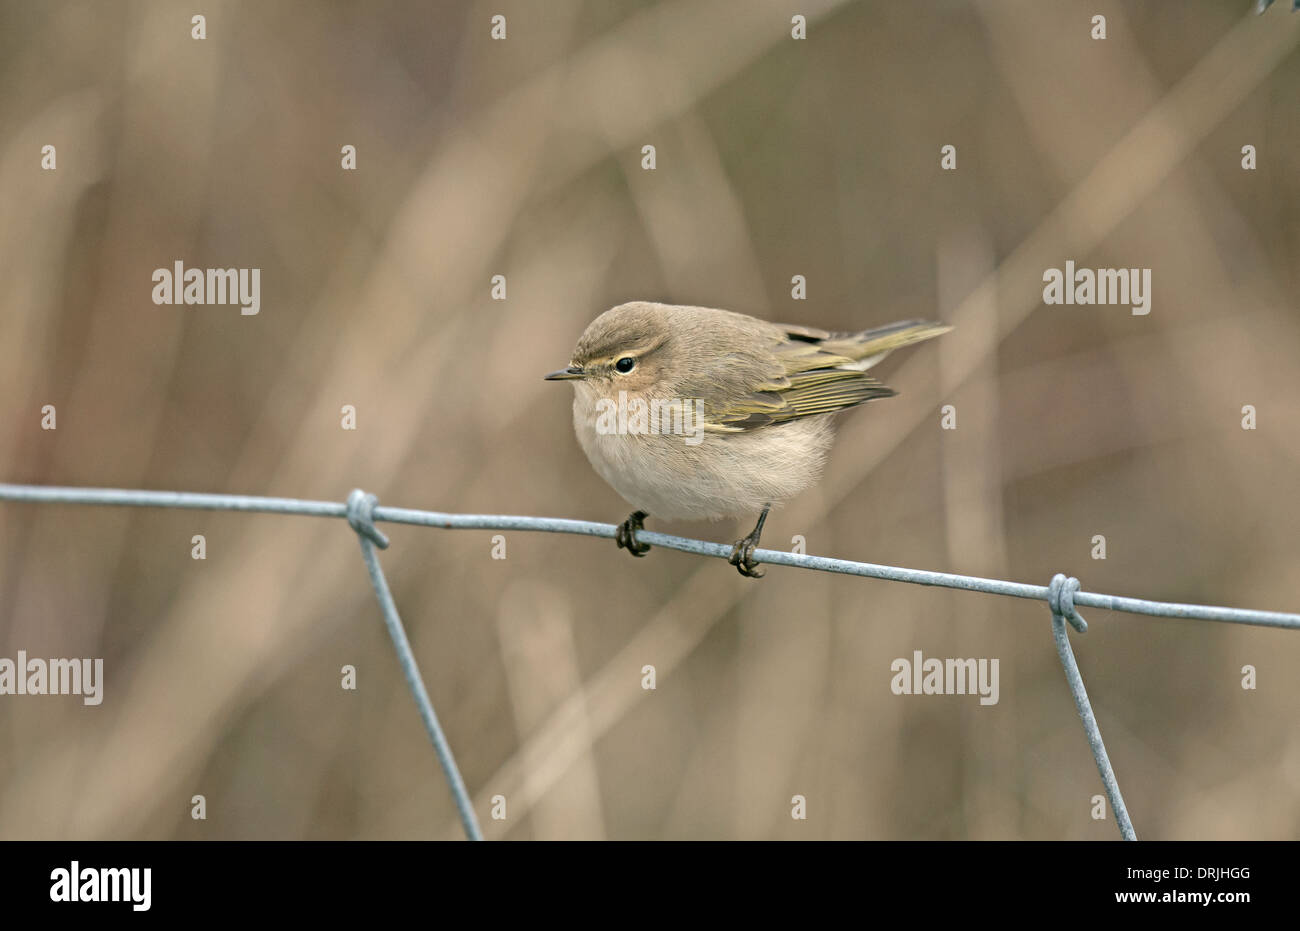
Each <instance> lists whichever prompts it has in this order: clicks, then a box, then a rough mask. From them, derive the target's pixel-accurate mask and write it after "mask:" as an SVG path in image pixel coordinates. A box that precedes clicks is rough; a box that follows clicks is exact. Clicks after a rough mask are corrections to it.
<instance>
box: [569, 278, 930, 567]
mask: <svg viewBox="0 0 1300 931" xmlns="http://www.w3.org/2000/svg"><path fill="white" fill-rule="evenodd" d="M950 329H951V327H949V326H946V325H944V324H942V323H934V322H930V321H925V320H905V321H901V322H898V323H891V324H888V325H886V326H882V327H876V328H874V329H870V330H863V331H862V332H860V333H832V332H829V331H826V330H818V329H815V328H812V327H803V326H790V325H788V324H778V323H769V322H767V321H766V320H760V319H758V318H756V317H750V316H748V315H746V314H740V313H734V312H732V311H727V310H715V309H713V308H709V307H683V306H675V305H671V304H656V303H651V302H647V301H634V302H632V303H628V304H620V305H619V306H617V307H614V308H612V309H610V310H607V311H605V312H604V313H603V314H601V315H600V316H599V317H597V318H596V319H595V320H593V321H592V322H591V324H590V325H589V326H588V327H587V329H586V332H584V333H583V334H582V337H581V338H580V339H579V340H578V345H577V347H576V348H575V349H574V350H573V356H572V358H571V359H570V360H569V364H568V366H566V367H565V368H562V369H560V370H559V371H556V372H551V373H550V374H549V375H546V376H544V377H545V378H546V379H547V380H548V381H572V382H573V384H574V387H575V389H576V390H575V392H574V398H573V427H574V431H575V432H576V433H577V436H578V442H579V444H581V446H582V450H583V452H585V453H586V454H587V458H588V459H589V460H590V461H591V464H592V466H593V467H594V468H595V470H596V472H597V473H599V474H600V477H601V478H603V479H604V480H605V481H606V482H608V483H609V485H610V486H611V487H613V489H614V490H615V491H617V492H618V493H619V494H620V495H621V496H622V497H623V498H625V499H626V500H627V502H628V503H629V504H631V505H632V506H633V507H634V508H635V510H634V511H633V512H632V514H631V515H630V516H629V517H628V518H627V520H625V521H623V522H622V524H620V525H619V529H618V533H617V535H616V537H615V540H616V542H617V544H618V546H619V547H620V548H626V549H627V550H628V551H629V552H630V553H631V554H632V555H633V556H643V555H645V553H646V552H647V551H648V550H649V549H650V546H649V544H646V543H642V542H640V541H639V540H637V537H636V532H637V531H638V530H641V529H643V528H644V526H645V524H644V521H645V519H646V518H647V517H649V516H650V515H654V516H656V517H660V518H665V519H705V518H708V519H712V520H717V519H720V518H724V517H742V516H748V515H752V514H758V521H757V523H756V524H755V525H754V529H753V530H752V531H751V532H750V533H749V534H748V535H747V536H745V537H742V538H741V539H740V540H737V541H736V543H735V544H734V546H733V547H732V550H731V557H730V560H729V561H730V562H731V564H732V565H733V566H735V567H736V568H737V569H738V570H739V571H740V574H741V575H743V576H747V577H749V578H759V577H761V576H762V575H763V569H762V568H761V567H760V566H759V565H758V564H757V563H755V562H754V560H753V555H754V550H755V549H756V548H757V546H758V541H759V537H760V536H761V535H762V532H763V523H764V521H766V520H767V514H768V511H769V510H771V508H772V505H773V504H777V503H780V502H782V501H785V500H786V499H788V498H791V497H793V496H794V495H796V494H798V493H799V492H801V491H803V490H804V489H805V488H807V487H808V486H809V485H812V484H814V483H815V482H816V481H817V480H818V479H819V478H820V477H821V473H822V468H823V467H824V466H825V463H826V454H827V451H828V450H829V448H830V446H831V442H832V440H833V439H834V426H833V420H834V417H835V413H836V412H837V411H840V410H843V409H845V408H848V407H853V406H855V405H858V404H861V403H863V402H865V401H872V400H875V399H876V398H887V397H891V396H893V395H894V394H896V393H897V392H895V391H894V390H892V389H890V388H887V387H885V386H884V385H882V384H881V383H880V382H879V381H877V380H876V379H874V378H872V377H871V376H870V375H868V374H867V370H868V369H870V368H871V367H872V366H873V365H875V364H876V363H877V362H879V361H880V360H881V359H883V358H885V356H887V355H889V353H891V352H893V351H894V350H895V349H898V348H900V347H902V346H907V345H910V344H912V343H917V342H920V341H922V340H926V339H931V338H933V337H935V336H939V335H940V334H942V333H946V332H948V330H950Z"/></svg>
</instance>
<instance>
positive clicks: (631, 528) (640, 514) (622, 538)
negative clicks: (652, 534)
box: [614, 511, 650, 556]
mask: <svg viewBox="0 0 1300 931" xmlns="http://www.w3.org/2000/svg"><path fill="white" fill-rule="evenodd" d="M649 516H650V515H649V514H647V513H646V512H645V511H633V512H632V514H631V515H630V516H629V517H628V519H627V520H625V521H623V523H621V524H619V525H618V531H617V532H616V533H615V534H614V542H615V543H617V544H618V548H619V549H621V550H622V549H625V550H627V551H628V552H629V553H631V554H632V555H633V556H644V555H645V554H646V553H648V552H649V551H650V544H649V543H642V542H641V541H640V540H638V539H637V538H636V532H637V531H638V530H644V529H645V523H644V521H645V519H646V518H647V517H649Z"/></svg>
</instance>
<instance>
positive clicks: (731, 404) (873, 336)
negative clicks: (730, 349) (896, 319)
mask: <svg viewBox="0 0 1300 931" xmlns="http://www.w3.org/2000/svg"><path fill="white" fill-rule="evenodd" d="M778 329H779V331H780V333H781V336H779V337H776V338H775V339H774V341H773V345H772V346H771V347H770V361H769V362H768V364H766V365H762V366H758V367H754V366H748V367H746V370H747V371H750V372H753V371H754V369H755V368H757V369H758V370H759V372H760V374H759V375H758V376H752V375H751V378H750V383H749V384H736V383H735V379H734V378H733V379H728V378H726V377H722V378H719V379H718V380H717V381H716V382H715V383H714V384H715V387H722V388H723V389H724V390H723V391H721V392H718V391H716V390H715V391H714V392H713V396H714V397H715V398H717V399H718V401H719V403H715V404H713V405H711V406H710V408H709V409H707V410H706V411H705V429H709V430H713V431H715V432H722V433H736V432H743V431H747V430H754V429H758V428H761V427H765V426H770V425H772V424H780V423H786V422H788V421H791V420H796V419H798V418H800V417H813V416H817V415H820V414H831V413H834V412H835V411H839V410H843V409H844V408H846V407H853V406H855V405H858V404H862V403H863V402H865V401H871V400H874V399H876V398H888V397H892V396H893V395H895V394H897V392H896V391H894V390H893V389H892V388H888V387H886V386H885V385H883V384H881V383H880V382H879V381H877V380H876V379H874V378H872V377H871V376H870V375H868V374H867V373H866V369H867V368H869V367H870V366H872V365H874V364H875V363H876V362H878V361H880V360H881V359H882V358H884V357H885V355H887V354H888V353H890V352H892V351H893V350H894V349H897V348H899V347H901V346H906V345H908V344H910V343H914V342H919V341H920V340H924V339H930V338H931V337H934V336H938V335H939V334H941V333H946V332H947V331H948V330H949V329H950V327H947V326H945V325H943V324H937V323H931V322H929V321H924V320H908V321H903V322H900V323H892V324H889V325H888V326H883V327H878V328H876V329H873V330H866V331H864V332H861V333H831V332H829V331H826V330H818V329H814V328H812V327H800V326H788V325H780V326H779V327H778ZM724 365H725V360H724ZM728 388H730V389H731V390H726V389H728Z"/></svg>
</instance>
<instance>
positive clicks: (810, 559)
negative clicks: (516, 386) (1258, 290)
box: [0, 484, 1300, 840]
mask: <svg viewBox="0 0 1300 931" xmlns="http://www.w3.org/2000/svg"><path fill="white" fill-rule="evenodd" d="M0 501H27V502H41V503H50V504H91V505H109V506H119V507H161V508H183V509H190V510H205V511H246V512H257V513H265V514H296V515H302V516H306V517H335V518H343V519H345V520H347V521H348V523H349V524H350V525H351V527H352V529H353V530H355V531H356V533H357V536H358V539H359V540H360V543H361V552H362V557H363V559H364V561H365V563H366V568H367V571H368V573H369V575H370V580H371V583H372V586H373V588H374V590H375V596H376V598H377V599H378V601H379V605H380V609H381V612H382V613H383V615H384V620H385V623H386V625H387V627H388V631H389V635H390V637H391V638H392V640H393V645H394V648H395V649H396V651H397V655H398V661H399V663H400V664H401V666H402V670H403V673H404V674H405V676H406V680H407V685H408V686H409V687H410V689H411V693H412V695H413V697H414V699H415V703H416V706H417V707H418V709H419V711H420V717H421V719H422V720H423V721H424V724H425V729H426V731H428V734H429V738H430V741H431V742H432V744H433V747H434V752H435V754H436V755H437V757H438V762H439V764H440V765H441V766H442V769H443V772H444V774H445V775H446V778H447V782H448V785H449V787H450V789H451V793H452V798H453V801H454V802H455V803H456V808H457V810H458V812H459V814H460V817H461V822H462V824H463V825H464V828H465V834H466V836H467V837H469V838H470V839H471V840H478V839H481V838H482V833H481V831H480V829H479V826H478V822H477V819H476V817H475V814H474V810H473V805H472V803H471V801H470V797H469V793H468V792H467V790H466V788H465V783H464V780H463V779H462V778H461V774H460V771H459V770H458V769H457V767H456V762H455V759H454V757H453V756H452V752H451V747H450V745H449V744H448V742H447V739H446V736H445V735H444V734H443V731H442V728H441V726H440V724H439V723H438V717H437V715H436V714H435V712H434V709H433V703H432V701H430V699H429V695H428V692H427V690H426V689H425V687H424V681H423V679H422V677H421V676H420V671H419V668H418V667H417V665H416V662H415V658H414V656H413V655H412V653H411V647H410V643H409V642H408V640H407V638H406V633H405V630H404V629H403V627H402V622H401V619H400V617H399V616H398V613H397V607H396V605H395V603H394V602H393V597H392V594H391V592H390V591H389V589H388V583H387V581H386V580H385V579H384V575H383V570H382V569H381V568H380V565H379V558H378V556H377V554H376V553H375V552H374V547H375V546H378V547H379V548H381V549H382V548H385V547H387V546H388V540H387V538H386V537H385V536H384V535H383V534H382V533H380V532H379V531H378V530H377V529H376V528H375V526H374V522H375V521H385V522H388V523H394V524H409V525H412V526H418V527H437V528H440V529H444V530H522V531H540V532H544V533H572V534H578V535H581V536H589V537H607V538H613V537H614V536H615V534H616V533H617V532H618V527H617V526H616V525H614V524H601V523H594V522H592V521H582V520H568V519H564V518H549V517H518V516H510V515H499V514H452V513H444V512H440V511H420V510H412V509H409V508H395V507H384V506H382V505H379V504H377V503H376V500H375V498H374V496H373V495H367V494H365V493H364V492H362V491H360V490H355V491H353V492H352V494H351V496H350V497H349V498H348V500H347V502H339V501H310V500H302V499H299V498H273V497H260V496H255V495H227V494H202V493H196V492H186V491H137V490H127V489H120V488H67V487H57V486H46V485H6V484H0ZM636 538H637V540H638V541H640V542H642V543H649V544H651V545H652V546H662V547H664V548H666V549H673V550H679V551H681V552H683V553H693V554H696V555H699V556H713V557H716V558H719V559H727V558H728V557H730V556H731V552H732V547H731V545H730V544H724V543H711V542H709V541H706V540H695V539H691V538H689V537H678V536H673V535H671V534H666V533H654V532H652V531H649V530H639V531H637V535H636ZM753 560H754V562H758V563H767V564H769V565H774V566H790V567H792V568H796V569H813V570H817V571H819V572H834V573H839V574H842V575H855V576H861V577H864V578H872V579H883V580H886V581H893V582H910V583H912V584H915V585H931V586H938V587H942V588H951V589H957V590H959V591H968V592H982V593H984V594H989V595H1005V596H1009V597H1012V598H1027V599H1031V600H1035V601H1043V602H1045V603H1046V604H1047V605H1048V607H1049V609H1050V610H1051V616H1052V630H1053V638H1054V640H1055V642H1056V648H1057V654H1058V656H1059V658H1060V660H1061V665H1062V667H1063V668H1064V670H1065V676H1066V683H1067V685H1068V686H1069V689H1070V693H1071V695H1072V697H1073V698H1074V702H1075V707H1076V709H1077V711H1078V713H1079V717H1080V719H1081V721H1082V722H1083V727H1084V732H1085V734H1086V736H1087V739H1088V746H1089V748H1090V749H1091V750H1092V754H1093V759H1094V760H1095V761H1096V764H1097V771H1098V773H1099V774H1100V775H1101V779H1102V783H1103V785H1104V787H1105V789H1106V794H1107V796H1108V798H1109V799H1110V803H1111V808H1112V811H1113V813H1114V816H1115V821H1116V824H1117V825H1118V826H1119V829H1120V833H1121V835H1122V836H1123V837H1124V838H1125V839H1126V840H1136V839H1137V834H1136V832H1135V830H1134V828H1133V823H1132V821H1131V820H1130V818H1129V815H1128V810H1127V808H1126V807H1125V805H1124V800H1123V797H1122V796H1121V795H1120V791H1119V784H1118V781H1117V780H1116V777H1115V773H1114V770H1113V769H1112V767H1111V764H1110V759H1109V757H1108V756H1107V753H1106V748H1105V745H1104V744H1103V743H1102V739H1101V730H1100V728H1099V726H1098V724H1097V720H1096V717H1095V716H1094V715H1093V712H1092V707H1091V704H1090V703H1089V701H1088V694H1087V691H1086V690H1085V688H1084V684H1083V677H1082V674H1081V673H1080V671H1079V667H1078V663H1077V662H1076V661H1075V658H1074V652H1073V651H1072V650H1071V648H1070V641H1069V635H1068V633H1067V632H1066V630H1065V624H1067V623H1068V624H1070V626H1072V627H1074V628H1075V630H1077V631H1079V632H1080V633H1083V632H1086V631H1087V629H1088V626H1087V623H1086V622H1085V621H1084V619H1083V617H1082V616H1080V615H1079V613H1078V608H1079V607H1091V608H1104V609H1105V610H1108V611H1122V612H1126V613H1129V614H1143V615H1147V616H1150V617H1165V618H1174V619H1180V620H1200V621H1218V622H1221V623H1227V624H1247V625H1253V626H1257V627H1278V628H1284V629H1288V630H1300V614H1290V613H1284V612H1279V611H1256V610H1251V609H1246V608H1225V607H1219V606H1214V605H1195V604H1179V603H1174V602H1166V601H1148V600H1146V599H1142V598H1127V597H1122V596H1119V595H1104V594H1100V593H1097V592H1086V591H1081V590H1080V589H1079V580H1078V579H1075V578H1067V577H1066V576H1064V575H1059V574H1058V575H1057V576H1055V577H1054V578H1053V579H1052V580H1051V582H1050V584H1048V585H1029V584H1026V583H1023V582H1008V581H1005V580H1002V579H987V578H982V577H980V576H972V575H957V574H954V573H949V572H934V571H930V570H927V569H905V568H900V567H897V566H884V565H877V564H875V563H864V562H854V561H852V560H847V559H831V558H829V557H826V556H810V555H807V554H803V553H787V552H783V551H780V550H764V549H758V550H755V551H754V555H753Z"/></svg>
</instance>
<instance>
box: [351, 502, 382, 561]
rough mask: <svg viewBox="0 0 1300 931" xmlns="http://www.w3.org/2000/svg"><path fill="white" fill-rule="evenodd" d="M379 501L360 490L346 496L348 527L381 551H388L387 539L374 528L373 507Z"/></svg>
mask: <svg viewBox="0 0 1300 931" xmlns="http://www.w3.org/2000/svg"><path fill="white" fill-rule="evenodd" d="M378 503H379V499H378V498H376V497H375V496H374V495H372V494H367V493H366V492H364V491H362V490H361V489H360V488H354V489H352V494H350V495H348V526H349V527H351V528H352V529H353V530H355V531H356V532H357V533H359V534H361V536H363V537H365V538H366V539H367V540H369V541H370V542H371V543H373V544H375V546H377V547H379V548H380V549H381V550H386V549H388V537H386V536H384V535H383V534H382V533H380V532H379V530H378V528H376V527H375V505H377V504H378Z"/></svg>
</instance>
